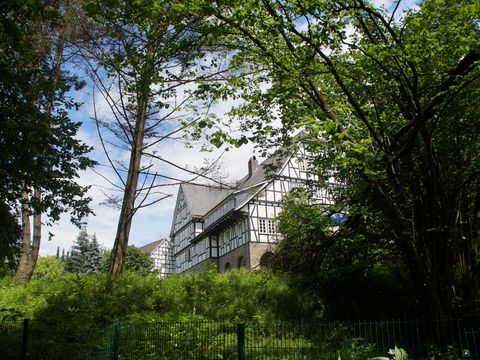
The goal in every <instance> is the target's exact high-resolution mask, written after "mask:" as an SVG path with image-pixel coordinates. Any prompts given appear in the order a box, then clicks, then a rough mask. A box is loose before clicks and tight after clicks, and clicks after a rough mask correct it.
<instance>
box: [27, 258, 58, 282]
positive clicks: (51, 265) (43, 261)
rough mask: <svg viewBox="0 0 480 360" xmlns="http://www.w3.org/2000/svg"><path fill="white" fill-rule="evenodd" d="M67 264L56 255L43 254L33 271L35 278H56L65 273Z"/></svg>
mask: <svg viewBox="0 0 480 360" xmlns="http://www.w3.org/2000/svg"><path fill="white" fill-rule="evenodd" d="M64 271H65V264H64V263H63V261H62V260H60V259H59V258H57V257H56V256H41V257H40V258H39V259H38V263H37V266H36V267H35V271H34V273H33V276H32V278H33V279H43V280H56V279H58V278H59V277H60V276H61V275H63V274H64Z"/></svg>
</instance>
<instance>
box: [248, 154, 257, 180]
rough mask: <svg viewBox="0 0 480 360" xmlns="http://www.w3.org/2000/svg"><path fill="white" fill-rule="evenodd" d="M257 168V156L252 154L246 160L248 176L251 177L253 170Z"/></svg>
mask: <svg viewBox="0 0 480 360" xmlns="http://www.w3.org/2000/svg"><path fill="white" fill-rule="evenodd" d="M257 168H258V161H257V158H256V157H255V156H252V157H251V158H250V159H249V160H248V177H249V178H250V177H252V175H253V173H254V172H255V170H257Z"/></svg>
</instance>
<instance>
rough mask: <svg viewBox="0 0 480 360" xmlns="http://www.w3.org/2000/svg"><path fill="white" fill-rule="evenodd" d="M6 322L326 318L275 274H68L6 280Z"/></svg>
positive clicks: (2, 298)
mask: <svg viewBox="0 0 480 360" xmlns="http://www.w3.org/2000/svg"><path fill="white" fill-rule="evenodd" d="M0 309H3V310H2V312H3V313H4V314H3V315H4V316H7V317H19V318H30V319H36V320H48V321H52V320H53V321H84V322H105V323H109V322H113V321H116V320H122V321H132V322H133V321H135V322H136V321H142V322H144V321H170V320H175V321H189V320H222V321H249V322H263V321H273V320H302V319H306V318H308V319H309V320H312V319H314V318H320V317H321V316H322V313H323V308H322V306H321V305H319V304H317V303H316V302H315V300H313V299H309V298H308V297H306V296H305V294H304V293H301V292H299V291H298V290H295V289H293V288H291V286H290V285H289V283H288V281H287V279H286V278H284V277H283V276H281V275H277V274H273V273H271V272H257V273H255V272H251V271H248V270H236V271H230V272H227V273H224V274H218V273H216V272H215V271H214V270H212V271H207V272H205V273H203V274H200V275H187V276H172V277H169V278H167V279H163V280H162V279H158V278H156V277H155V276H146V277H145V276H140V275H137V274H133V273H128V272H127V273H125V274H123V275H122V276H120V277H116V278H111V277H109V276H108V275H107V274H100V275H83V276H80V275H76V274H67V275H61V276H58V277H57V278H55V279H48V280H47V279H43V280H42V279H37V280H32V281H30V282H29V283H27V284H24V285H19V286H14V285H12V284H11V278H8V277H5V278H3V279H1V280H0Z"/></svg>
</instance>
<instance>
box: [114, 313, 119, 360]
mask: <svg viewBox="0 0 480 360" xmlns="http://www.w3.org/2000/svg"><path fill="white" fill-rule="evenodd" d="M119 349H120V321H117V322H116V323H115V327H114V332H113V360H118V356H119Z"/></svg>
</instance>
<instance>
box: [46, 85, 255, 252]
mask: <svg viewBox="0 0 480 360" xmlns="http://www.w3.org/2000/svg"><path fill="white" fill-rule="evenodd" d="M74 96H75V98H76V99H77V100H78V101H79V102H82V103H83V105H82V107H81V108H80V110H79V111H76V112H72V113H71V118H72V120H74V121H77V122H81V123H82V126H81V128H80V131H79V134H78V138H79V139H81V140H82V141H83V142H85V143H86V144H87V145H89V146H92V147H93V151H92V152H91V154H90V155H91V157H92V158H93V159H95V160H97V161H98V162H99V166H97V167H95V169H94V170H92V169H89V170H87V171H85V172H82V173H81V174H80V178H79V179H78V181H79V183H80V184H82V185H85V186H90V187H91V188H90V190H89V196H91V197H92V198H93V201H92V203H91V207H92V209H93V211H94V213H95V216H89V217H88V218H86V219H85V222H86V226H87V230H88V233H89V234H96V235H97V239H98V241H99V243H100V244H101V245H102V246H103V247H104V248H107V249H110V248H111V247H112V246H113V242H114V239H115V234H116V228H117V222H118V216H119V211H118V210H117V209H114V208H112V207H108V206H106V205H104V204H102V203H103V202H104V201H105V200H106V196H105V194H107V193H111V190H109V189H111V188H112V186H111V185H110V184H109V183H108V181H107V180H106V179H105V178H108V179H109V180H111V181H116V177H115V175H114V173H113V171H112V169H110V168H109V167H108V166H106V165H107V164H108V161H107V160H106V157H105V155H104V153H103V150H102V146H101V143H100V140H99V137H98V134H97V130H96V126H95V122H94V120H93V119H92V118H93V86H92V85H88V86H87V87H85V88H84V89H83V90H82V91H81V92H77V93H75V94H74ZM95 98H96V99H97V101H96V107H97V112H100V113H102V112H105V113H108V106H107V105H106V103H105V102H104V101H102V100H101V99H100V98H99V96H98V93H96V94H95ZM231 105H232V103H228V102H226V103H222V104H219V105H217V106H216V107H215V109H214V110H215V112H216V113H217V114H223V113H224V112H226V111H228V109H229V108H230V107H231ZM205 143H206V141H205V140H202V141H198V142H196V143H193V144H192V145H193V147H192V148H187V147H185V146H184V145H183V144H181V143H175V142H174V143H169V144H165V145H162V146H160V147H159V148H158V149H157V151H158V154H159V155H162V156H164V157H165V158H166V159H168V160H169V161H173V162H175V163H176V164H178V165H180V166H187V167H189V168H194V167H195V166H197V167H199V166H201V165H202V164H203V161H204V159H205V158H207V159H215V158H217V157H218V156H220V155H222V154H223V155H222V157H221V162H222V164H223V166H224V169H225V172H226V173H227V174H228V175H229V180H232V181H233V180H236V179H239V178H241V177H243V176H244V175H245V174H246V173H247V161H248V159H249V157H250V156H252V155H253V154H254V151H253V146H252V145H251V144H249V145H246V146H244V147H242V148H240V149H232V150H230V151H228V152H224V151H223V150H224V149H217V150H215V151H213V152H208V153H205V152H202V151H200V149H201V148H202V145H204V144H205ZM111 150H112V149H111ZM112 151H113V153H112V156H113V157H114V158H117V159H118V158H122V159H124V160H127V159H128V153H127V152H122V151H119V150H118V149H113V150H112ZM256 155H257V157H258V154H256ZM163 171H164V174H166V175H169V176H174V177H178V178H181V179H183V180H188V179H190V178H191V175H189V174H187V173H185V172H181V171H179V170H176V169H174V168H166V169H163ZM98 173H100V174H101V175H99V174H98ZM162 191H163V192H165V193H168V194H171V195H172V196H171V197H169V198H167V199H165V200H162V201H161V202H159V203H157V204H155V205H152V206H150V207H146V208H143V209H141V210H139V211H138V212H137V213H136V215H135V217H134V220H133V224H132V229H131V233H130V244H132V245H136V246H142V245H145V244H148V243H150V242H152V241H155V240H158V239H160V238H164V237H168V235H169V232H170V226H171V221H172V216H173V211H174V207H175V200H176V194H177V191H178V185H175V186H168V187H165V188H162ZM78 232H79V229H78V228H76V227H75V226H74V225H72V224H71V223H70V221H69V216H68V214H64V215H63V216H62V218H61V220H60V221H59V222H58V223H57V224H55V225H54V226H51V227H46V226H44V228H43V233H42V244H41V248H40V255H42V256H45V255H53V254H55V253H56V251H57V247H59V248H60V252H62V250H63V249H65V251H68V250H69V249H70V247H71V246H72V244H73V242H74V241H75V238H76V237H77V235H78ZM48 233H52V234H53V235H54V236H53V237H52V238H51V240H48Z"/></svg>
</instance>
